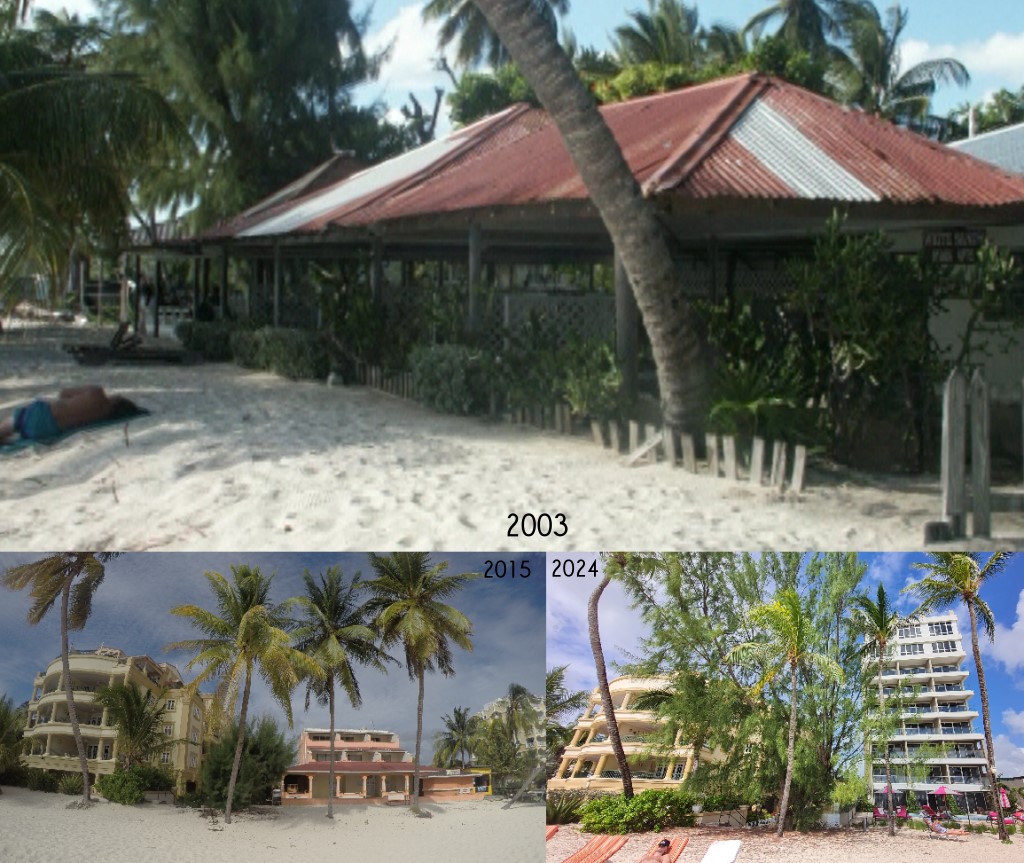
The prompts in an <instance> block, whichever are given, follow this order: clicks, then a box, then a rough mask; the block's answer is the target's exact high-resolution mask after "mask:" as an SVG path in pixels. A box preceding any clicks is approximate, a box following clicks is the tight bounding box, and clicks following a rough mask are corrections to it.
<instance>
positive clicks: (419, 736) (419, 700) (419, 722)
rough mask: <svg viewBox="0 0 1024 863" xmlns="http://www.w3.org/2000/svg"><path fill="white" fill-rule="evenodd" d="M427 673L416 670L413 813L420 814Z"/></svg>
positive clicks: (421, 669) (420, 669) (422, 669)
mask: <svg viewBox="0 0 1024 863" xmlns="http://www.w3.org/2000/svg"><path fill="white" fill-rule="evenodd" d="M424 677H426V671H425V670H424V668H423V667H422V666H420V667H419V668H417V669H416V680H417V682H418V683H419V693H418V694H417V696H416V756H415V760H414V761H413V763H412V811H413V812H415V813H416V814H417V815H419V812H420V744H421V743H422V741H423V678H424Z"/></svg>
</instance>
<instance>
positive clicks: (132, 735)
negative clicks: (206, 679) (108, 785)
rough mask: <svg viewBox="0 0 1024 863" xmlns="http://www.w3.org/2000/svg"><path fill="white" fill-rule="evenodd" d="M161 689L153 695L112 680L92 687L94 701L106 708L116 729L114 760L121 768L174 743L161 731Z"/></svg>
mask: <svg viewBox="0 0 1024 863" xmlns="http://www.w3.org/2000/svg"><path fill="white" fill-rule="evenodd" d="M164 694H165V690H161V691H160V692H159V693H157V694H156V695H154V694H153V693H152V692H150V691H149V690H147V689H143V688H142V687H139V686H134V685H132V684H124V683H115V684H114V685H113V686H105V687H102V688H100V689H98V690H96V695H95V701H96V703H97V704H100V705H102V706H103V707H105V708H106V709H107V716H108V718H109V720H110V722H111V724H112V725H113V726H114V727H115V728H116V729H117V760H118V761H119V762H120V764H121V766H122V767H124V768H125V769H128V768H129V767H132V766H133V765H135V764H141V763H143V762H146V761H149V760H150V758H151V756H152V755H154V754H155V753H157V752H160V751H161V750H164V749H167V748H168V747H170V746H172V745H173V744H174V741H172V740H168V739H167V738H166V737H165V736H164V734H163V724H164V718H163V711H164V705H163V698H164Z"/></svg>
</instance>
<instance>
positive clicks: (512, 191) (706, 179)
mask: <svg viewBox="0 0 1024 863" xmlns="http://www.w3.org/2000/svg"><path fill="white" fill-rule="evenodd" d="M601 111H602V113H603V115H604V117H605V119H606V121H607V123H608V125H609V127H610V128H611V130H612V133H613V134H614V135H615V137H616V139H617V140H618V142H619V144H620V146H621V148H622V151H623V155H624V156H625V158H626V161H627V163H628V164H629V165H630V167H631V168H632V169H633V172H634V174H635V176H636V178H637V180H638V181H639V182H640V183H641V184H642V185H643V186H644V189H645V192H646V193H647V194H648V195H651V196H657V197H666V198H683V199H685V198H699V199H707V198H763V199H783V200H784V199H804V200H815V199H817V200H837V201H842V200H847V201H851V202H852V201H875V202H889V203H896V204H921V203H930V202H941V203H945V204H952V205H959V206H963V207H992V206H1001V205H1008V204H1024V177H1017V176H1013V175H1009V174H1006V173H1004V172H1002V171H1000V170H998V169H996V168H993V167H991V166H990V165H987V164H984V163H982V162H980V161H978V160H975V159H972V158H971V157H969V156H966V155H964V154H962V153H959V152H957V151H955V150H953V149H950V148H948V147H946V146H944V145H941V144H937V143H935V142H932V141H929V140H927V139H925V138H922V137H920V136H919V135H916V134H914V133H912V132H909V131H906V130H904V129H900V128H897V127H896V126H893V125H892V124H890V123H888V122H886V121H884V120H881V119H879V118H876V117H874V116H871V115H867V114H865V113H863V112H861V111H858V110H854V109H849V108H846V107H843V106H841V105H839V104H837V103H835V102H832V101H830V100H828V99H825V98H823V97H821V96H817V95H815V94H813V93H810V92H808V91H806V90H803V89H801V88H799V87H796V86H795V85H792V84H789V83H787V82H784V81H781V80H779V79H775V78H768V77H764V76H760V75H756V74H749V75H742V76H736V77H732V78H725V79H721V80H718V81H712V82H709V83H707V84H703V85H700V86H696V87H691V88H688V89H685V90H678V91H674V92H671V93H664V94H660V95H656V96H648V97H644V98H641V99H633V100H631V101H628V102H622V103H619V104H614V105H608V106H605V107H603V108H602V109H601ZM450 140H451V144H447V145H446V144H444V142H438V144H439V146H438V147H437V149H438V157H437V158H436V159H434V158H432V157H431V158H426V159H421V160H420V162H421V163H422V164H420V162H418V163H417V167H416V170H415V171H414V172H412V173H406V174H405V175H404V176H402V178H401V179H400V180H399V181H397V182H390V183H389V182H386V180H387V178H388V177H389V174H388V171H389V170H394V169H390V168H389V164H390V163H385V164H384V165H381V166H377V167H375V168H371V169H369V172H374V171H379V172H380V175H381V181H380V182H376V183H368V182H367V178H368V177H369V179H372V174H370V173H369V172H364V174H360V175H357V177H353V178H350V179H349V180H342V181H341V183H340V184H338V185H336V186H335V187H333V188H336V189H339V190H340V191H343V184H344V183H346V182H354V181H356V180H357V179H359V178H362V179H361V181H360V182H362V183H363V185H367V187H368V188H369V189H370V191H368V192H367V193H366V194H360V195H358V196H349V197H348V198H346V197H345V195H344V194H340V195H337V196H336V197H337V199H338V200H339V201H344V203H341V204H339V206H337V207H333V208H332V207H331V206H328V205H325V206H322V207H317V206H315V203H316V202H315V201H313V204H314V205H313V206H309V207H308V212H309V213H311V214H315V215H311V216H310V217H308V218H307V217H306V216H305V215H303V216H301V217H299V218H297V219H292V220H291V221H290V222H288V224H289V229H288V232H297V233H302V232H310V231H319V230H322V229H325V228H330V227H334V228H343V227H346V226H364V225H371V224H375V223H382V222H388V221H391V220H397V219H404V218H408V217H413V216H419V217H429V216H434V215H442V214H446V213H455V212H459V211H469V210H475V209H480V208H501V207H512V206H523V205H527V206H528V205H532V204H545V203H548V202H552V201H574V200H582V199H584V198H585V197H586V192H585V190H584V188H583V184H582V181H581V180H580V177H579V175H578V174H577V172H576V170H575V168H574V166H573V164H572V162H571V160H570V158H569V155H568V152H567V151H566V149H565V146H564V145H563V143H562V140H561V138H560V136H559V134H558V131H557V129H556V128H555V126H554V123H553V122H552V121H551V119H550V118H549V117H548V116H547V115H546V114H545V113H544V112H543V111H540V110H537V109H529V108H526V107H525V106H520V107H519V108H516V109H512V110H508V111H505V112H502V113H501V114H499V115H496V116H495V117H493V118H490V119H488V120H486V121H482V122H480V123H478V124H474V125H473V126H470V127H467V128H466V129H463V130H460V131H459V132H457V133H455V134H454V135H453V136H452V137H451V139H450ZM428 146H429V145H428ZM425 152H427V153H429V151H425ZM360 188H361V187H360ZM328 191H329V190H328ZM313 198H314V196H313V195H310V196H306V197H305V199H304V200H305V201H306V202H307V203H308V202H310V201H311V200H312V199H313ZM325 200H326V199H325ZM297 203H298V202H292V203H291V204H287V205H285V210H287V208H288V207H289V206H296V205H297ZM275 212H276V213H278V214H279V212H280V211H279V210H278V209H277V208H275ZM247 227H248V228H249V231H248V235H250V236H251V235H254V234H255V235H261V234H263V235H267V236H269V235H272V234H274V233H277V230H276V229H274V226H273V225H272V224H271V223H269V222H268V223H267V224H266V225H265V229H263V230H261V229H260V220H259V218H258V217H257V218H256V219H255V220H252V221H251V222H250V223H249V224H248V225H247Z"/></svg>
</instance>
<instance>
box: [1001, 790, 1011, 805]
mask: <svg viewBox="0 0 1024 863" xmlns="http://www.w3.org/2000/svg"><path fill="white" fill-rule="evenodd" d="M999 805H1000V806H1002V807H1003V809H1004V810H1007V809H1009V808H1010V795H1009V794H1007V793H1006V789H1005V788H1000V789H999Z"/></svg>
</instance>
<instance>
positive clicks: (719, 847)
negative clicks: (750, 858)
mask: <svg viewBox="0 0 1024 863" xmlns="http://www.w3.org/2000/svg"><path fill="white" fill-rule="evenodd" d="M742 844H743V843H742V842H741V841H740V840H739V839H725V840H723V841H721V842H712V843H711V844H710V845H709V846H708V850H707V851H705V852H704V856H703V857H701V860H700V863H733V861H734V860H735V859H736V858H737V857H738V856H739V853H740V846H741V845H742Z"/></svg>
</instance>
